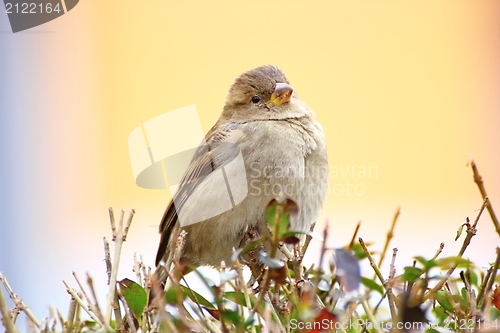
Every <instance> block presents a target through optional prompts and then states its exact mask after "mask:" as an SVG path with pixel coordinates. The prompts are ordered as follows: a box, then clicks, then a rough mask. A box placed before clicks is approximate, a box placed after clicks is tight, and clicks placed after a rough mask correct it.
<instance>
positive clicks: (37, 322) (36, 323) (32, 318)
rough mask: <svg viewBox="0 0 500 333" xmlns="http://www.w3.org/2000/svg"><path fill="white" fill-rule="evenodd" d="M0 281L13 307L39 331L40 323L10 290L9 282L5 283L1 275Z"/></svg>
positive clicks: (5, 280)
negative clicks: (26, 317)
mask: <svg viewBox="0 0 500 333" xmlns="http://www.w3.org/2000/svg"><path fill="white" fill-rule="evenodd" d="M0 281H2V283H3V285H4V287H5V290H7V292H8V293H9V297H10V299H11V300H12V301H13V302H14V304H15V306H16V307H17V308H18V309H19V310H21V311H23V312H24V313H25V314H26V316H28V318H29V319H30V320H31V322H32V323H33V324H34V325H35V326H36V327H37V328H38V329H41V328H42V326H41V324H40V322H39V321H38V319H36V317H35V316H34V315H33V313H32V312H31V310H30V309H29V308H28V307H27V306H26V304H24V302H23V301H22V300H21V299H20V298H19V297H18V296H17V294H16V293H15V292H14V291H13V290H12V288H11V287H10V285H9V282H8V281H7V279H6V278H5V276H3V275H2V274H0Z"/></svg>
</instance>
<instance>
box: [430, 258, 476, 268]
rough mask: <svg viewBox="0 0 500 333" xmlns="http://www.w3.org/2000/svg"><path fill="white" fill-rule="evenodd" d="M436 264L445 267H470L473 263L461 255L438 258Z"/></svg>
mask: <svg viewBox="0 0 500 333" xmlns="http://www.w3.org/2000/svg"><path fill="white" fill-rule="evenodd" d="M436 264H437V265H438V266H439V267H441V268H444V269H449V268H450V267H451V266H455V265H456V266H457V267H469V266H471V263H470V261H469V260H467V259H464V258H460V257H446V258H441V259H437V260H436Z"/></svg>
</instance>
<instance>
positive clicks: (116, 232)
mask: <svg viewBox="0 0 500 333" xmlns="http://www.w3.org/2000/svg"><path fill="white" fill-rule="evenodd" d="M124 214H125V212H124V211H123V210H121V212H120V220H119V222H118V228H116V226H115V223H114V222H115V220H114V214H113V209H112V208H110V209H109V216H110V223H111V230H112V231H113V236H114V241H115V253H114V256H113V264H112V266H111V278H110V280H109V291H108V297H107V311H106V320H105V321H106V322H107V323H109V322H110V321H111V313H112V311H113V308H114V306H116V305H114V303H115V293H116V281H117V275H118V266H119V264H120V256H121V252H122V246H123V242H125V240H126V232H127V231H128V228H129V227H130V223H132V218H133V216H134V214H135V211H134V210H133V209H132V210H131V211H130V214H129V218H128V220H127V225H126V227H125V229H124V228H123V215H124Z"/></svg>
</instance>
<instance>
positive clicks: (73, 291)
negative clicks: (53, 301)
mask: <svg viewBox="0 0 500 333" xmlns="http://www.w3.org/2000/svg"><path fill="white" fill-rule="evenodd" d="M63 283H64V286H65V287H66V291H67V292H68V293H69V294H71V296H72V297H73V298H74V299H75V301H76V302H77V303H78V305H80V307H81V308H82V309H83V310H84V311H85V312H87V314H88V315H89V316H90V318H92V319H93V320H94V321H95V322H96V324H97V325H99V326H101V327H102V328H105V326H104V324H103V323H102V322H101V321H100V320H99V318H97V316H96V315H95V314H94V313H93V312H92V311H90V310H89V309H88V306H86V305H85V303H84V302H83V300H82V299H81V298H80V296H78V294H77V292H76V290H75V289H73V288H72V287H70V286H69V284H68V282H66V281H65V280H63Z"/></svg>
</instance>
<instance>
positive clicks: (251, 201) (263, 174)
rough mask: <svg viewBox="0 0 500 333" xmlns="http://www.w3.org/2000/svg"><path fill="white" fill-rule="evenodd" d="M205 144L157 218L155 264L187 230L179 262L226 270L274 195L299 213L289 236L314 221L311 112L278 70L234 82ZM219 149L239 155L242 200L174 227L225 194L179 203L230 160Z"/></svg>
mask: <svg viewBox="0 0 500 333" xmlns="http://www.w3.org/2000/svg"><path fill="white" fill-rule="evenodd" d="M205 140H206V144H207V146H208V147H209V149H208V150H207V149H206V147H205V148H204V149H201V148H199V149H198V150H197V151H196V152H195V154H194V156H193V158H192V160H191V162H190V164H189V166H188V167H187V170H186V171H185V174H184V176H183V177H182V179H181V182H180V184H179V189H178V191H177V193H175V195H174V200H173V201H171V202H170V203H169V205H168V206H167V209H166V210H165V213H164V214H163V217H162V220H161V223H160V234H161V239H160V244H159V247H158V254H157V256H156V265H158V264H159V263H160V261H161V260H162V259H164V260H167V258H168V257H169V256H170V255H171V253H172V250H173V247H172V243H175V242H174V241H173V239H174V237H176V235H177V234H178V233H179V231H180V230H181V229H184V230H186V231H187V236H186V244H185V248H184V252H183V255H182V258H181V259H182V260H186V261H189V262H190V263H192V264H194V265H212V266H219V265H220V262H221V261H222V260H224V261H225V262H226V264H228V265H229V264H230V258H231V254H232V249H233V248H237V247H238V245H239V242H240V240H241V238H242V237H243V236H244V235H245V233H246V232H247V230H248V227H249V226H256V227H257V228H258V229H260V230H262V231H264V229H265V222H264V210H265V207H266V204H267V203H268V202H269V201H270V200H271V199H273V198H275V197H276V196H277V195H278V194H279V193H276V191H275V189H281V190H282V191H281V192H282V194H284V195H285V196H287V197H289V198H291V199H293V200H294V201H295V202H296V203H297V204H298V206H299V214H298V216H297V218H296V219H294V220H293V221H292V228H293V229H296V230H302V231H305V230H307V229H308V228H309V227H310V225H311V223H312V222H314V221H315V219H316V218H317V216H318V213H319V210H320V208H321V205H322V203H323V201H324V199H325V196H326V189H327V186H328V179H327V177H328V161H327V150H326V143H325V136H324V133H323V129H322V127H321V125H320V124H319V123H318V122H316V121H315V120H314V112H313V111H312V110H310V109H309V108H308V106H307V105H306V104H305V103H304V102H302V101H301V100H300V99H299V98H298V97H297V95H296V94H295V93H294V91H293V88H292V87H291V86H290V85H289V82H288V80H287V78H286V77H285V74H284V73H283V72H282V71H281V70H280V69H279V68H278V67H275V66H271V65H266V66H261V67H258V68H255V69H252V70H250V71H248V72H245V73H243V74H242V75H240V76H239V77H238V78H236V80H235V81H234V83H233V84H232V85H231V87H230V88H229V90H228V93H227V96H226V102H225V104H224V107H223V109H222V114H221V116H220V118H219V120H218V121H217V122H216V124H215V125H214V126H213V127H212V129H211V130H210V131H209V132H208V133H207V135H206V137H205ZM222 143H231V144H234V145H236V146H237V147H239V149H241V153H242V156H243V160H244V165H245V169H246V178H247V181H248V183H247V184H246V185H247V186H248V195H247V196H246V197H245V199H244V200H243V201H242V202H240V203H239V204H237V205H236V206H235V207H234V208H233V209H230V210H228V211H225V212H223V213H222V214H220V215H217V216H214V217H211V218H208V219H207V220H204V221H202V222H199V223H195V224H191V225H187V226H184V227H181V226H180V223H179V221H178V214H177V210H182V213H183V214H187V215H186V216H189V214H195V213H196V212H199V211H200V210H201V211H203V210H204V209H205V210H209V209H211V208H213V207H214V205H218V204H219V202H220V200H221V199H220V198H222V195H223V194H224V193H223V191H225V190H226V189H219V188H216V187H215V188H213V189H212V188H210V189H209V190H210V195H209V196H205V197H200V198H197V200H196V202H195V203H193V200H191V199H190V200H187V199H188V197H189V196H190V195H191V193H192V192H193V189H195V188H196V187H197V186H205V185H204V184H203V182H202V180H203V178H200V175H207V174H209V173H210V172H212V171H213V170H215V169H217V168H218V167H220V166H221V165H222V164H223V163H225V162H224V161H225V159H227V158H228V154H230V153H228V152H227V149H225V148H224V147H225V146H224V145H222ZM207 186H208V185H207ZM174 201H175V204H174ZM266 230H267V229H266ZM173 246H175V244H174V245H173Z"/></svg>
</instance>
